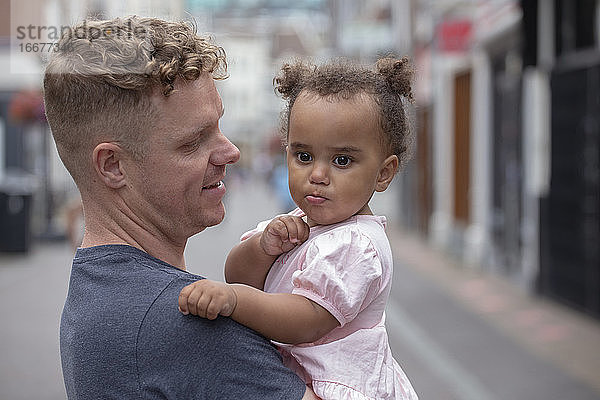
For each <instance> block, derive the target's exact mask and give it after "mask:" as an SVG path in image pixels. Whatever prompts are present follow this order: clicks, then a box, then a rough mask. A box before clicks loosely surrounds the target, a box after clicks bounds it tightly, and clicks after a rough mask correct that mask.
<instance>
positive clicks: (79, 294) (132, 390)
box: [60, 245, 306, 400]
mask: <svg viewBox="0 0 600 400" xmlns="http://www.w3.org/2000/svg"><path fill="white" fill-rule="evenodd" d="M198 279H201V277H199V276H196V275H193V274H190V273H188V272H185V271H182V270H180V269H178V268H176V267H174V266H172V265H169V264H167V263H165V262H162V261H160V260H158V259H156V258H154V257H152V256H150V255H148V254H147V253H145V252H143V251H141V250H138V249H136V248H134V247H131V246H125V245H107V246H98V247H91V248H85V249H78V250H77V253H76V255H75V259H74V260H73V268H72V270H71V280H70V283H69V292H68V296H67V300H66V303H65V307H64V309H63V314H62V320H61V325H60V351H61V359H62V368H63V375H64V379H65V386H66V389H67V395H68V397H69V399H71V400H74V399H85V400H90V399H103V400H105V399H119V400H126V399H206V400H217V399H249V400H251V399H261V400H262V399H273V400H275V399H277V400H281V399H301V398H302V396H303V394H304V391H305V389H306V387H305V385H304V383H303V382H302V381H301V380H300V379H299V378H298V377H297V376H296V375H295V374H294V373H293V372H291V371H290V370H289V369H287V368H286V367H284V366H283V364H282V362H281V357H280V355H279V353H278V352H277V350H276V349H275V347H273V345H272V344H271V343H270V342H269V341H267V340H266V339H265V338H264V337H262V336H260V335H259V334H257V333H256V332H254V331H252V330H251V329H248V328H246V327H244V326H242V325H240V324H238V323H237V322H235V321H233V320H232V319H230V318H223V317H218V318H217V319H216V320H214V321H210V320H207V319H203V318H199V317H196V316H193V315H187V316H186V315H183V314H181V313H180V312H179V311H178V308H177V298H178V296H179V291H180V290H181V289H182V288H183V287H184V286H186V285H187V284H189V283H191V282H193V281H195V280H198Z"/></svg>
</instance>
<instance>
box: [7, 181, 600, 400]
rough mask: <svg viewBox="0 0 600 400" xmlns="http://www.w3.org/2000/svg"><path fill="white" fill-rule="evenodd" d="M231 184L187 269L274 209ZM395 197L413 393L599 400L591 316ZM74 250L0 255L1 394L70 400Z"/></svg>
mask: <svg viewBox="0 0 600 400" xmlns="http://www.w3.org/2000/svg"><path fill="white" fill-rule="evenodd" d="M227 187H228V193H227V196H226V206H227V210H228V213H227V217H226V219H225V221H224V222H223V223H222V224H221V225H220V226H218V227H214V228H211V229H208V230H207V231H205V232H203V233H201V234H200V235H197V236H196V237H194V238H192V239H191V240H190V242H189V245H188V249H187V252H186V258H187V263H188V269H189V270H190V271H191V272H194V273H198V274H202V275H205V276H206V277H208V278H212V279H222V264H223V261H224V258H225V255H226V253H227V251H228V250H229V248H230V247H231V246H232V245H233V244H234V243H235V242H236V241H237V240H238V238H239V236H240V234H241V233H243V232H244V231H245V230H247V229H250V228H252V227H253V226H254V225H255V224H256V222H258V221H260V220H262V219H266V218H268V217H269V216H272V215H273V214H276V213H278V211H276V210H277V203H276V200H275V197H274V196H273V195H272V194H271V192H270V189H269V187H268V186H267V185H266V184H265V183H263V181H262V180H258V179H249V180H247V181H246V183H241V182H240V181H237V182H236V181H232V182H229V183H228V184H227ZM397 195H398V194H397V193H396V192H395V191H394V190H392V191H391V192H388V193H386V194H384V195H381V197H377V198H375V199H374V200H373V202H372V205H373V209H374V211H375V212H378V213H381V214H386V215H388V217H389V218H388V219H389V227H388V229H389V233H390V237H391V239H392V244H393V250H394V256H395V274H394V287H393V293H392V298H391V299H390V303H389V307H388V313H387V325H388V329H389V335H390V343H391V345H392V349H393V350H394V354H395V356H396V359H397V360H398V362H399V363H400V364H401V365H402V366H403V368H404V369H405V371H406V373H407V375H408V376H409V378H410V379H411V381H412V382H413V384H414V386H415V388H416V390H417V392H418V393H419V395H420V398H421V399H425V400H430V399H433V400H507V399H515V400H536V399H540V400H541V399H544V400H553V399H555V400H564V399H577V400H587V399H600V373H599V372H598V371H600V324H599V323H598V321H595V320H592V319H589V318H588V317H585V316H582V315H580V314H578V313H576V312H574V311H572V310H570V309H566V308H563V307H561V306H559V305H557V304H555V303H552V302H549V301H546V300H541V299H539V298H534V297H532V296H531V295H527V294H525V293H524V292H522V291H521V290H520V289H518V288H516V287H514V286H512V285H511V284H508V283H507V282H505V281H502V280H500V279H499V278H498V277H494V276H488V275H486V274H484V273H482V272H480V271H479V272H476V271H474V270H468V269H466V268H464V267H459V266H457V265H456V264H454V263H453V262H452V261H449V260H448V259H447V257H446V258H442V257H441V256H440V255H439V254H441V253H439V254H438V253H437V252H436V251H434V250H432V249H430V248H428V247H425V246H424V245H423V243H422V242H420V241H419V240H416V239H415V238H414V237H413V236H409V235H407V234H405V233H403V232H402V231H401V230H400V229H399V228H398V225H397V223H395V222H394V218H395V216H394V204H395V202H396V197H397ZM71 256H72V252H71V249H70V248H69V247H68V245H67V244H64V243H54V244H40V243H36V244H35V245H34V246H33V247H32V249H31V251H30V253H29V254H27V255H7V254H0V316H1V318H2V324H0V354H2V357H1V359H0V399H2V400H19V399H52V400H54V399H56V400H58V399H64V398H65V393H64V388H63V382H62V375H61V371H60V361H59V349H58V326H59V318H60V313H61V309H62V304H63V301H64V297H65V294H66V291H67V284H68V275H69V267H70V259H71ZM93 300H94V299H92V298H90V301H93ZM115 312H119V310H115Z"/></svg>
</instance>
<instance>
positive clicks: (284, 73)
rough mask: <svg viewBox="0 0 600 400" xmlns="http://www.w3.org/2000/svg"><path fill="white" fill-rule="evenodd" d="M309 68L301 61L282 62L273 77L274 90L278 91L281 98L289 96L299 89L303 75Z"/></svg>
mask: <svg viewBox="0 0 600 400" xmlns="http://www.w3.org/2000/svg"><path fill="white" fill-rule="evenodd" d="M308 71H309V68H308V67H307V66H305V65H304V64H302V63H301V62H296V63H295V64H287V63H286V64H284V65H283V66H282V67H281V71H280V73H279V75H278V76H276V77H275V79H273V84H274V85H275V90H276V91H277V92H279V93H280V94H281V95H282V97H283V98H286V99H288V98H290V97H292V96H293V95H294V93H295V92H296V91H297V90H299V89H300V87H301V83H302V81H303V80H304V77H305V76H306V74H307V73H308Z"/></svg>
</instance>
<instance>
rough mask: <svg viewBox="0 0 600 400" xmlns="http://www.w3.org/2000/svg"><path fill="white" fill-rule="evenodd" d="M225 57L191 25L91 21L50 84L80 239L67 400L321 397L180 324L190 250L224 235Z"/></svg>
mask: <svg viewBox="0 0 600 400" xmlns="http://www.w3.org/2000/svg"><path fill="white" fill-rule="evenodd" d="M225 75H226V63H225V53H224V51H223V49H222V48H220V47H218V46H216V45H214V44H213V43H211V42H210V41H209V40H208V39H207V38H203V37H199V36H198V35H197V34H196V32H195V30H194V29H193V27H191V26H190V25H189V24H186V23H174V22H166V21H163V20H158V19H152V18H138V17H131V18H126V19H120V18H116V19H113V20H110V21H84V22H83V23H80V24H78V25H77V26H75V27H73V29H72V30H71V31H69V32H66V33H65V35H64V36H63V37H62V39H61V40H60V42H59V43H58V51H57V52H56V53H54V54H53V56H52V58H51V60H50V61H49V63H48V65H47V68H46V71H45V76H44V97H45V104H46V113H47V117H48V122H49V124H50V126H51V128H52V133H53V136H54V139H55V142H56V146H57V149H58V152H59V155H60V157H61V159H62V161H63V163H64V164H65V166H66V168H67V169H68V171H69V172H70V174H71V175H72V176H73V179H74V181H75V183H76V184H77V187H78V189H79V191H80V193H81V200H82V204H83V209H84V211H85V212H84V218H85V227H86V228H85V233H84V237H83V242H82V244H81V247H80V248H79V249H77V252H76V254H75V258H74V260H73V267H72V270H71V279H70V283H69V291H68V296H67V299H66V302H65V306H64V309H63V314H62V320H61V326H60V350H61V359H62V370H63V374H64V379H65V386H66V390H67V395H68V397H69V398H70V399H86V400H87V399H108V398H113V399H139V398H161V399H163V398H170V399H210V400H213V399H277V400H279V399H300V398H303V395H305V393H306V395H305V397H304V398H314V394H312V392H311V391H310V390H309V389H307V388H306V386H305V384H304V383H303V382H302V381H301V380H300V379H299V378H298V377H297V376H296V375H295V374H294V373H293V372H292V371H291V370H289V369H288V368H286V367H285V366H284V365H283V363H282V360H281V357H280V355H279V353H278V352H277V349H276V348H275V347H274V346H272V344H271V343H269V342H268V341H267V340H266V339H265V338H263V337H262V336H260V335H259V334H257V333H256V332H254V331H252V330H250V329H248V328H246V327H243V326H242V325H239V324H238V323H236V322H234V321H233V320H231V319H229V318H220V319H218V320H216V321H208V320H206V319H202V318H198V317H194V316H184V315H182V314H181V313H180V312H178V309H177V298H178V295H179V292H180V290H181V289H182V288H183V287H184V286H186V285H187V284H189V283H191V282H193V281H195V280H197V279H201V277H200V276H197V275H193V274H190V273H188V272H186V270H185V260H184V249H185V246H186V242H187V239H188V238H189V237H191V236H192V235H194V234H196V233H198V232H201V231H203V230H204V229H205V228H206V227H209V226H213V225H217V224H219V223H220V222H221V221H222V220H223V217H224V213H225V209H224V207H223V204H222V202H221V199H222V198H223V195H224V194H225V187H224V185H223V183H222V179H223V177H224V176H225V169H226V165H227V164H230V163H235V162H236V161H237V160H238V159H239V151H238V149H237V148H236V147H235V146H234V145H232V144H231V142H229V140H228V139H227V138H226V137H225V136H224V135H223V134H222V133H221V131H220V129H219V120H220V118H221V116H222V115H223V105H222V104H221V99H220V97H219V94H218V92H217V90H216V88H215V84H214V81H213V80H214V79H220V78H223V77H225Z"/></svg>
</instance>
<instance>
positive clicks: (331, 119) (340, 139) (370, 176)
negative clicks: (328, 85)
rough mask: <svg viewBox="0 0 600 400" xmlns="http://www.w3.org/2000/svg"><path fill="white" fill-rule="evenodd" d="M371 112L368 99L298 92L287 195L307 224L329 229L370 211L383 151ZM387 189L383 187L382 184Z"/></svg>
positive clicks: (373, 111)
mask: <svg viewBox="0 0 600 400" xmlns="http://www.w3.org/2000/svg"><path fill="white" fill-rule="evenodd" d="M380 131H381V128H380V127H379V123H378V119H377V114H376V109H375V106H374V104H373V100H372V99H370V98H368V97H355V98H353V99H350V100H332V99H329V98H323V97H319V96H317V95H314V94H306V93H302V94H300V96H299V97H298V99H297V100H296V101H295V103H294V106H293V108H292V111H291V114H290V125H289V130H288V132H289V134H288V147H287V164H288V171H289V185H290V193H291V195H292V198H293V199H294V201H295V202H296V204H297V205H298V206H299V207H300V208H301V209H302V210H303V211H304V212H305V213H306V215H307V217H308V220H309V224H310V223H312V224H319V225H329V224H333V223H336V222H341V221H343V220H345V219H347V218H349V217H351V216H352V215H355V214H360V213H362V214H364V213H370V210H369V206H368V203H369V200H370V199H371V196H372V195H373V192H374V191H375V190H376V189H377V190H380V189H379V188H378V179H379V177H380V171H381V168H382V167H383V164H384V163H385V160H386V158H387V155H386V154H385V153H384V152H383V148H382V145H381V139H380V135H381V133H380ZM386 187H387V185H386Z"/></svg>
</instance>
